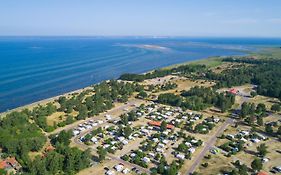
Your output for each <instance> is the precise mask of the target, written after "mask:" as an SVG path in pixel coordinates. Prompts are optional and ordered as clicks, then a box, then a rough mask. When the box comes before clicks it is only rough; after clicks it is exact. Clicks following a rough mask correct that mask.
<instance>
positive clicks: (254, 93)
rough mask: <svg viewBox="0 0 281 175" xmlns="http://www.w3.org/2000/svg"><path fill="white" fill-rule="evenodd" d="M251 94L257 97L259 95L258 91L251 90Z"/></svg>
mask: <svg viewBox="0 0 281 175" xmlns="http://www.w3.org/2000/svg"><path fill="white" fill-rule="evenodd" d="M250 94H251V97H255V96H256V95H258V94H257V92H256V91H251V93H250Z"/></svg>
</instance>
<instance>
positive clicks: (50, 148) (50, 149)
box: [45, 145, 55, 152]
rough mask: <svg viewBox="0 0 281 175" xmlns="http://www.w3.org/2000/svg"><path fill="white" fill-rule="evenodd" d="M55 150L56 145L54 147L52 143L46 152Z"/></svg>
mask: <svg viewBox="0 0 281 175" xmlns="http://www.w3.org/2000/svg"><path fill="white" fill-rule="evenodd" d="M53 150H55V147H53V146H52V145H49V146H47V147H46V148H45V151H46V152H50V151H53Z"/></svg>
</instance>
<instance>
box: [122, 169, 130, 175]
mask: <svg viewBox="0 0 281 175" xmlns="http://www.w3.org/2000/svg"><path fill="white" fill-rule="evenodd" d="M129 172H130V170H129V169H128V168H125V169H124V170H123V171H122V173H124V174H127V173H129Z"/></svg>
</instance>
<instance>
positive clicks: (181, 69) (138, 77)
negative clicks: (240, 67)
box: [119, 64, 206, 82]
mask: <svg viewBox="0 0 281 175" xmlns="http://www.w3.org/2000/svg"><path fill="white" fill-rule="evenodd" d="M205 69H206V66H205V65H190V64H188V65H181V66H178V67H175V68H171V69H160V70H155V71H153V72H150V73H146V74H130V73H126V74H123V75H121V76H120V78H119V79H121V80H127V81H136V82H141V81H144V80H146V79H152V78H157V77H164V76H166V75H170V74H173V73H175V74H178V73H180V74H189V73H198V72H202V71H203V70H205Z"/></svg>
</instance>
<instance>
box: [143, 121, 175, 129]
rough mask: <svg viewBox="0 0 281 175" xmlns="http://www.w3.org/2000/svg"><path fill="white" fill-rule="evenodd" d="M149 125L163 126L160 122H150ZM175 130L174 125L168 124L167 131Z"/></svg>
mask: <svg viewBox="0 0 281 175" xmlns="http://www.w3.org/2000/svg"><path fill="white" fill-rule="evenodd" d="M148 124H149V125H151V126H158V127H160V126H161V122H158V121H150V122H148ZM173 128H174V125H170V124H167V129H173Z"/></svg>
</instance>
